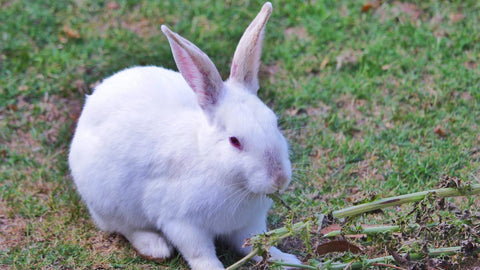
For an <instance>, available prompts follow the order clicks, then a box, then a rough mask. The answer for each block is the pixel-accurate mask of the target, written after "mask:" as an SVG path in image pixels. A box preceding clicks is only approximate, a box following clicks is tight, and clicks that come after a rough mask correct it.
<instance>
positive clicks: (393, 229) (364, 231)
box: [323, 225, 400, 238]
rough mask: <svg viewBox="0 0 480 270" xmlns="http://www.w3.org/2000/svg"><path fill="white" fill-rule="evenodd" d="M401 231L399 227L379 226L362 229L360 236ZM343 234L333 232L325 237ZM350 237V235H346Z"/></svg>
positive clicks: (337, 231)
mask: <svg viewBox="0 0 480 270" xmlns="http://www.w3.org/2000/svg"><path fill="white" fill-rule="evenodd" d="M399 229H400V226H397V225H391V226H377V227H367V228H362V230H361V231H359V232H358V233H359V234H367V235H369V234H374V233H382V232H398V230H399ZM341 234H342V231H341V230H336V231H331V232H329V233H326V234H324V235H323V237H327V238H330V237H335V236H339V235H341ZM346 235H350V234H346Z"/></svg>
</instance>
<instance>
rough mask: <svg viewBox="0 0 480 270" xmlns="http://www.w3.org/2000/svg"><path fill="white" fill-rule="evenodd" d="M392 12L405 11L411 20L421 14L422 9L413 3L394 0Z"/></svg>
mask: <svg viewBox="0 0 480 270" xmlns="http://www.w3.org/2000/svg"><path fill="white" fill-rule="evenodd" d="M392 11H394V13H399V12H401V13H405V14H407V15H408V16H410V18H412V19H413V20H417V19H418V18H420V15H422V10H421V9H420V8H419V7H418V6H417V5H415V4H413V3H403V2H399V1H396V2H394V8H393V9H392Z"/></svg>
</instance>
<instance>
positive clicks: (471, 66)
mask: <svg viewBox="0 0 480 270" xmlns="http://www.w3.org/2000/svg"><path fill="white" fill-rule="evenodd" d="M477 66H478V64H477V62H474V61H467V62H465V67H466V68H467V69H476V68H477Z"/></svg>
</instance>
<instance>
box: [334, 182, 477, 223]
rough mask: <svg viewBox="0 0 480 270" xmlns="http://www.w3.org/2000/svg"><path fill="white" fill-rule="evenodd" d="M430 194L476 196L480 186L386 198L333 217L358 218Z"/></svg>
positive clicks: (420, 198)
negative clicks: (357, 216)
mask: <svg viewBox="0 0 480 270" xmlns="http://www.w3.org/2000/svg"><path fill="white" fill-rule="evenodd" d="M429 193H436V194H437V196H439V197H441V198H443V197H456V196H466V195H475V194H480V184H476V185H472V186H471V189H470V190H467V191H464V192H460V191H459V190H458V189H456V188H440V189H433V190H427V191H422V192H416V193H411V194H406V195H401V196H395V197H390V198H385V199H381V200H377V201H374V202H371V203H365V204H360V205H355V206H352V207H348V208H345V209H342V210H337V211H333V213H332V215H333V216H334V217H336V218H344V217H351V216H356V215H360V214H363V213H367V212H371V211H375V210H378V209H382V208H386V207H389V206H394V205H400V204H404V203H409V202H417V201H420V200H423V199H424V198H425V196H427V195H428V194H429Z"/></svg>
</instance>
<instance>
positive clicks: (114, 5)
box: [107, 1, 120, 10]
mask: <svg viewBox="0 0 480 270" xmlns="http://www.w3.org/2000/svg"><path fill="white" fill-rule="evenodd" d="M119 7H120V5H119V4H118V3H117V2H115V1H110V2H108V3H107V9H110V10H112V9H118V8H119Z"/></svg>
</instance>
